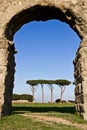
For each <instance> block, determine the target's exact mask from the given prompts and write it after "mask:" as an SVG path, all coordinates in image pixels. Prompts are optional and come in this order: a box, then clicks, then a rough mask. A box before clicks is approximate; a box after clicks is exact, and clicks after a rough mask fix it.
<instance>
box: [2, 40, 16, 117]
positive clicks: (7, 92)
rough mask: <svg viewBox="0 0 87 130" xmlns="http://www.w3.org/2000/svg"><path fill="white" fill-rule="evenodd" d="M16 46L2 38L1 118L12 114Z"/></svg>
mask: <svg viewBox="0 0 87 130" xmlns="http://www.w3.org/2000/svg"><path fill="white" fill-rule="evenodd" d="M14 52H15V50H14V44H13V43H12V42H10V41H8V40H6V39H5V38H0V117H1V116H5V115H9V114H11V110H12V92H13V87H14V83H13V82H14V72H15V60H14Z"/></svg>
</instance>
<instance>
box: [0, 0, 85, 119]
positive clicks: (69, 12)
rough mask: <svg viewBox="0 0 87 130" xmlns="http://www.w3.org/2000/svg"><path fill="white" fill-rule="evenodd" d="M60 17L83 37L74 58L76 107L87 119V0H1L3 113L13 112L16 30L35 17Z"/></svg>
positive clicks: (0, 87) (0, 108)
mask: <svg viewBox="0 0 87 130" xmlns="http://www.w3.org/2000/svg"><path fill="white" fill-rule="evenodd" d="M50 19H56V20H57V19H58V20H60V21H62V22H66V23H67V24H69V25H70V27H71V28H72V29H73V30H74V31H75V32H76V33H77V34H78V36H79V37H80V38H81V40H82V41H81V44H80V47H79V49H78V50H77V54H76V58H75V60H74V66H75V71H74V77H75V85H76V88H75V96H76V110H77V111H78V113H79V114H80V115H82V116H83V117H84V119H86V120H87V87H86V84H87V0H0V116H1V115H9V114H10V113H11V108H12V106H11V101H12V91H13V87H14V72H15V60H14V53H15V48H14V44H13V42H12V41H13V37H14V34H15V33H16V32H17V31H18V30H19V29H20V28H21V26H22V25H24V24H25V23H28V22H31V21H34V20H36V21H40V20H42V21H46V20H50Z"/></svg>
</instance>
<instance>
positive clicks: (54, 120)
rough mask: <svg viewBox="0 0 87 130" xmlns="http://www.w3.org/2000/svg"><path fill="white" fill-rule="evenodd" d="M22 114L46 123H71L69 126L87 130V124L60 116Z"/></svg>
mask: <svg viewBox="0 0 87 130" xmlns="http://www.w3.org/2000/svg"><path fill="white" fill-rule="evenodd" d="M22 116H25V117H29V118H31V119H34V120H37V121H41V122H44V123H48V122H49V123H61V124H64V125H69V126H75V127H78V128H80V129H82V130H87V125H86V124H77V123H72V122H70V121H67V120H65V119H63V118H58V117H52V116H51V117H50V116H43V115H37V114H22Z"/></svg>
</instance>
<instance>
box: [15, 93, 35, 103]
mask: <svg viewBox="0 0 87 130" xmlns="http://www.w3.org/2000/svg"><path fill="white" fill-rule="evenodd" d="M13 100H28V101H29V102H32V101H33V96H32V95H28V94H21V95H19V94H13Z"/></svg>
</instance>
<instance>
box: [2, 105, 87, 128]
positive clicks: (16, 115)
mask: <svg viewBox="0 0 87 130" xmlns="http://www.w3.org/2000/svg"><path fill="white" fill-rule="evenodd" d="M21 114H22V115H23V114H26V115H41V116H47V117H50V118H51V117H56V118H63V119H65V120H68V121H70V122H72V123H77V124H87V121H84V120H83V119H82V118H81V117H79V116H78V115H77V114H76V113H75V108H74V104H64V103H63V104H56V103H54V104H51V103H46V104H41V103H21V104H20V103H18V104H17V103H14V104H13V111H12V115H11V116H8V117H3V118H1V120H0V130H81V129H80V128H78V127H75V126H72V127H70V126H69V125H68V124H67V125H64V124H61V123H56V122H50V121H48V122H45V121H39V120H35V119H34V118H30V117H29V116H28V117H25V116H22V115H21Z"/></svg>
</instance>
